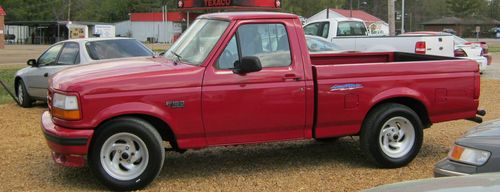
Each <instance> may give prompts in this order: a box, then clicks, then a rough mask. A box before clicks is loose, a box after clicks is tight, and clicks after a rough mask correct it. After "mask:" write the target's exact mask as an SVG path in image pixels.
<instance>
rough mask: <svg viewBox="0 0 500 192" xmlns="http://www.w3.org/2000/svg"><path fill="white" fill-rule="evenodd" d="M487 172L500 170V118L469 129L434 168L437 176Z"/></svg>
mask: <svg viewBox="0 0 500 192" xmlns="http://www.w3.org/2000/svg"><path fill="white" fill-rule="evenodd" d="M487 172H500V120H495V121H490V122H487V123H483V124H480V125H478V126H476V127H474V128H472V129H471V130H469V131H468V132H467V133H466V134H465V135H464V136H463V137H462V138H459V139H457V140H456V141H455V144H454V145H453V146H452V147H451V150H450V153H449V154H448V157H446V158H445V159H443V160H441V161H440V162H438V163H437V164H436V165H435V168H434V175H435V176H437V177H440V176H457V175H470V174H476V173H487Z"/></svg>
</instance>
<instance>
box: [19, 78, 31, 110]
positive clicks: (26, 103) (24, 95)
mask: <svg viewBox="0 0 500 192" xmlns="http://www.w3.org/2000/svg"><path fill="white" fill-rule="evenodd" d="M16 93H17V101H18V103H17V104H18V105H19V106H21V107H24V108H28V107H32V106H33V101H32V100H31V97H30V96H29V95H28V91H27V90H26V86H25V85H24V81H23V80H19V82H18V83H17V87H16Z"/></svg>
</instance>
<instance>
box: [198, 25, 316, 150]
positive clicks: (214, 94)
mask: <svg viewBox="0 0 500 192" xmlns="http://www.w3.org/2000/svg"><path fill="white" fill-rule="evenodd" d="M269 22H270V23H265V24H254V23H245V24H242V25H240V26H239V27H238V26H236V28H235V29H233V32H232V34H233V35H232V36H231V38H230V39H226V41H228V42H227V43H226V45H225V48H224V50H223V51H221V53H220V56H219V57H218V59H217V60H216V61H214V62H213V63H212V64H211V65H209V66H208V67H207V70H206V72H205V77H204V82H203V87H202V90H203V92H202V111H203V112H202V114H203V122H204V126H205V133H206V138H207V143H208V144H209V145H224V144H240V143H255V142H259V141H272V140H286V139H294V138H303V137H304V128H305V99H306V98H305V93H304V88H305V81H304V71H303V68H302V64H301V63H300V61H301V60H300V59H298V58H300V57H293V56H292V55H293V54H292V52H293V49H291V47H292V48H297V47H298V43H297V40H296V39H293V41H290V39H292V38H293V37H294V36H291V35H288V32H287V31H293V29H291V28H290V27H289V26H287V25H286V24H285V23H282V22H283V21H275V22H276V23H272V22H271V21H269ZM290 22H291V21H290ZM290 34H295V33H291V32H290ZM289 42H293V43H289ZM297 51H300V50H297ZM304 51H306V50H304ZM245 56H256V57H258V58H259V59H260V62H261V64H262V70H261V71H258V72H253V73H248V74H235V73H233V72H232V69H233V68H234V63H235V62H239V60H240V59H241V58H242V57H245Z"/></svg>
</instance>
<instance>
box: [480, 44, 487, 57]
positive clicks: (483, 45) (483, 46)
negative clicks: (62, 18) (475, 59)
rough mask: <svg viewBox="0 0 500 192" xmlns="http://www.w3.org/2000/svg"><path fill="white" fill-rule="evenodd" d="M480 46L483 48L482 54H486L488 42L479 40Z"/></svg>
mask: <svg viewBox="0 0 500 192" xmlns="http://www.w3.org/2000/svg"><path fill="white" fill-rule="evenodd" d="M481 48H483V53H484V54H488V44H486V43H484V42H481Z"/></svg>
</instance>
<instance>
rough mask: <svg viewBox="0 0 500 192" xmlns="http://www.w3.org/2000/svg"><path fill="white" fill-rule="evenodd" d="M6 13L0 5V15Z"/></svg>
mask: <svg viewBox="0 0 500 192" xmlns="http://www.w3.org/2000/svg"><path fill="white" fill-rule="evenodd" d="M5 15H7V13H5V11H4V10H3V8H2V6H0V16H5Z"/></svg>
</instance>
